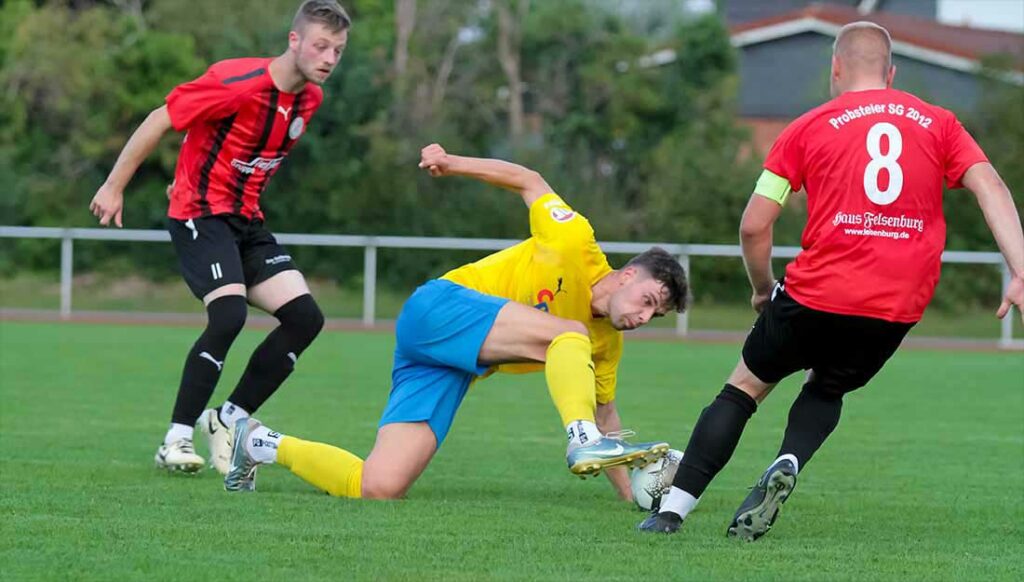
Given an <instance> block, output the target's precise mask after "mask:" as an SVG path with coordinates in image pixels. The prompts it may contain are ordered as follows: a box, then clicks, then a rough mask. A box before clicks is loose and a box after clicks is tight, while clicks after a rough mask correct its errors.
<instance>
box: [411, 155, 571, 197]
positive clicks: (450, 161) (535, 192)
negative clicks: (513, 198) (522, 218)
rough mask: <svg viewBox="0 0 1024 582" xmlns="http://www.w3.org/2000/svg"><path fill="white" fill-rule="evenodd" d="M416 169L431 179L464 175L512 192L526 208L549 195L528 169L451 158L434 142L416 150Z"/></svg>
mask: <svg viewBox="0 0 1024 582" xmlns="http://www.w3.org/2000/svg"><path fill="white" fill-rule="evenodd" d="M419 167H421V168H423V169H425V170H427V171H428V172H429V173H430V175H431V176H434V177H435V178H437V177H441V176H466V177H469V178H476V179H477V180H481V181H483V182H487V183H488V184H492V185H494V186H498V187H499V188H505V189H506V190H512V191H513V192H517V193H518V194H519V195H520V196H522V197H523V202H525V203H526V206H527V207H529V206H531V205H532V204H533V202H534V201H535V200H537V199H538V198H540V197H541V196H543V195H545V194H547V193H548V192H553V190H552V189H551V186H549V185H548V183H547V182H546V181H544V177H543V176H541V175H540V174H539V173H537V172H535V171H533V170H531V169H529V168H525V167H523V166H520V165H519V164H513V163H511V162H506V161H503V160H494V159H489V158H471V157H466V156H456V155H452V154H449V153H448V152H446V151H445V150H444V148H443V147H441V146H440V145H438V144H436V143H433V144H430V145H428V146H427V147H425V148H423V149H422V150H421V151H420V164H419Z"/></svg>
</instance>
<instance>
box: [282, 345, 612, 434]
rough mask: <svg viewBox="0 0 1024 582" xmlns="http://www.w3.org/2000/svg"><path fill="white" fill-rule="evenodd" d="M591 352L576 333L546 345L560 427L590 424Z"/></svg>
mask: <svg viewBox="0 0 1024 582" xmlns="http://www.w3.org/2000/svg"><path fill="white" fill-rule="evenodd" d="M592 349H593V348H592V347H591V344H590V338H588V337H587V336H585V335H583V334H581V333H576V332H568V333H563V334H562V335H560V336H558V337H556V338H555V339H554V340H552V341H551V345H549V346H548V353H547V363H546V364H545V365H544V377H545V378H546V379H547V381H548V393H550V394H551V400H553V401H554V403H555V408H557V409H558V414H560V415H561V416H562V425H563V426H568V425H569V423H571V422H573V421H575V420H588V421H590V422H594V409H595V408H597V389H596V387H595V384H594V363H593V362H592V361H591V359H590V358H591V351H592ZM278 454H280V453H278Z"/></svg>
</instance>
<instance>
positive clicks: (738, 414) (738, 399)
mask: <svg viewBox="0 0 1024 582" xmlns="http://www.w3.org/2000/svg"><path fill="white" fill-rule="evenodd" d="M756 411H757V402H755V401H754V399H753V398H751V397H750V395H749V394H747V393H746V392H744V391H742V390H740V389H739V388H737V387H735V386H733V385H732V384H726V385H725V388H723V389H722V391H721V392H719V393H718V396H717V397H715V400H714V401H713V402H712V403H711V404H710V405H709V406H708V407H707V408H705V409H704V411H703V412H701V414H700V418H698V419H697V426H695V427H693V433H692V434H690V442H689V443H688V444H687V445H686V452H685V453H684V454H683V462H682V464H680V465H679V470H678V471H676V476H675V479H674V480H673V481H672V485H673V486H675V487H678V488H680V489H682V490H683V491H686V492H687V493H689V494H690V495H693V496H694V497H700V496H701V495H702V494H703V493H704V490H705V489H707V487H708V484H709V483H711V480H712V479H714V478H715V475H717V474H718V472H719V471H721V470H722V467H724V466H725V464H726V463H728V462H729V458H730V457H732V453H733V451H734V450H736V445H737V443H739V442H740V435H741V434H743V428H744V427H745V426H746V425H747V420H749V419H750V416H751V415H753V414H754V412H756Z"/></svg>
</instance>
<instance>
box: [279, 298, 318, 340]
mask: <svg viewBox="0 0 1024 582" xmlns="http://www.w3.org/2000/svg"><path fill="white" fill-rule="evenodd" d="M274 317H276V318H277V319H278V320H279V321H280V322H281V325H282V326H285V327H287V328H288V331H289V333H290V334H291V335H292V336H293V337H294V338H295V339H296V340H297V341H298V342H299V343H300V344H301V347H302V348H305V347H306V346H308V345H309V344H311V343H313V340H314V339H316V336H317V335H319V334H320V330H322V329H323V327H324V314H323V312H322V311H320V306H319V305H317V303H316V300H315V299H313V296H312V295H309V294H306V295H300V296H298V297H296V298H295V299H292V300H291V301H289V302H288V303H285V304H284V305H282V306H281V308H280V309H278V310H277V311H275V312H274Z"/></svg>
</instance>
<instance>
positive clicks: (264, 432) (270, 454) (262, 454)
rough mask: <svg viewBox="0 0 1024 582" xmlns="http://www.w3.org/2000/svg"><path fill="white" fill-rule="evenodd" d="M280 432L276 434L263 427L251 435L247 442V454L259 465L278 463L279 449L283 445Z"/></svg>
mask: <svg viewBox="0 0 1024 582" xmlns="http://www.w3.org/2000/svg"><path fill="white" fill-rule="evenodd" d="M283 436H284V435H282V434H281V433H279V432H274V431H272V430H270V429H269V428H267V427H265V426H261V427H259V428H257V429H256V430H254V431H252V432H251V433H249V438H248V439H246V441H245V452H247V453H249V456H250V457H252V458H253V460H255V461H256V462H257V463H276V462H277V447H278V445H280V444H281V437H283Z"/></svg>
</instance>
